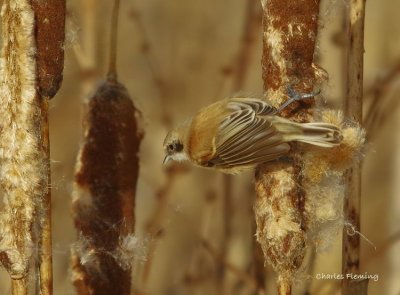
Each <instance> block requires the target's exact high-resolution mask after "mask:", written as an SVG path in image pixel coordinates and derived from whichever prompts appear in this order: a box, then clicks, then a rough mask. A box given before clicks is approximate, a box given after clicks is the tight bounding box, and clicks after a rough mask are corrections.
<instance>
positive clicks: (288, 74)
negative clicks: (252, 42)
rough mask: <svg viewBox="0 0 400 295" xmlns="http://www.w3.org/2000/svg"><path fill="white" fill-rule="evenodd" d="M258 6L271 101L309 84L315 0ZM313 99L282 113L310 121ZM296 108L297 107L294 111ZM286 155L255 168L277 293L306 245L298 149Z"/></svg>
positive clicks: (286, 287) (287, 284)
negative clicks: (260, 9) (275, 273)
mask: <svg viewBox="0 0 400 295" xmlns="http://www.w3.org/2000/svg"><path fill="white" fill-rule="evenodd" d="M261 3H262V6H263V11H264V13H263V27H264V30H263V32H264V33H263V58H262V76H263V81H264V90H265V94H266V98H267V99H268V100H269V102H270V103H271V104H273V105H274V106H279V105H281V104H282V103H283V102H284V101H285V100H286V99H287V95H286V94H287V87H288V86H289V85H291V86H292V87H295V88H296V89H297V90H298V91H300V92H310V90H312V88H313V86H314V84H315V81H316V76H318V72H317V71H316V67H314V66H313V57H314V47H315V41H316V35H317V29H318V12H319V1H315V0H306V1H301V2H299V1H290V0H287V1H282V0H269V1H265V0H262V1H261ZM313 102H314V101H313V100H309V101H307V102H300V103H296V104H293V105H292V106H291V107H290V108H289V109H288V110H287V111H284V112H283V114H282V115H283V116H285V117H288V118H291V119H292V120H294V121H301V122H304V121H306V122H307V121H311V119H312V115H311V113H312V111H311V107H312V105H313ZM295 111H296V112H295ZM292 150H293V152H292V154H291V156H290V157H289V158H288V159H287V160H286V161H280V162H274V163H268V164H265V165H260V167H258V168H257V169H256V176H255V179H256V193H257V196H256V201H255V206H254V210H255V215H256V222H257V240H258V241H259V243H260V244H261V247H262V249H263V252H264V256H265V259H266V260H267V261H268V262H269V263H270V264H271V265H272V267H273V268H274V270H275V271H276V272H277V274H278V293H279V294H285V295H287V294H291V285H292V281H293V279H294V275H295V273H296V272H297V271H298V269H299V268H300V265H301V263H302V261H303V258H304V255H305V251H306V231H307V222H308V220H307V218H306V212H305V205H306V201H307V200H306V193H305V191H304V190H303V189H302V186H301V182H302V176H301V168H302V166H303V163H302V155H301V153H300V152H299V151H297V150H296V149H295V148H293V149H292Z"/></svg>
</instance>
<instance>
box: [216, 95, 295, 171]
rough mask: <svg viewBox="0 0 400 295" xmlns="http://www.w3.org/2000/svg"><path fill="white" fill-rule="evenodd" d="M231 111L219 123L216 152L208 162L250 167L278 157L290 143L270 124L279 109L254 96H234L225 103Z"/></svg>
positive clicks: (284, 152) (217, 165)
mask: <svg viewBox="0 0 400 295" xmlns="http://www.w3.org/2000/svg"><path fill="white" fill-rule="evenodd" d="M226 107H227V108H228V110H229V115H228V116H227V117H226V118H225V119H224V120H223V121H222V122H221V123H220V124H219V127H218V130H217V136H216V138H215V147H216V152H215V154H214V155H215V156H214V157H213V158H212V159H210V160H209V161H208V165H209V166H213V167H216V168H221V169H230V168H233V167H251V166H254V165H256V164H260V163H264V162H267V161H270V160H273V159H276V158H278V157H280V156H282V155H284V154H286V153H287V152H288V151H289V148H290V146H289V145H288V144H287V143H285V142H284V141H283V138H282V136H281V135H280V133H279V132H277V130H276V129H275V128H274V126H273V125H272V124H271V122H270V120H269V119H268V116H272V115H275V113H276V109H275V108H274V107H272V106H270V105H269V104H267V103H266V102H264V101H262V100H259V99H253V98H234V99H231V100H230V101H229V102H228V103H227V106H226Z"/></svg>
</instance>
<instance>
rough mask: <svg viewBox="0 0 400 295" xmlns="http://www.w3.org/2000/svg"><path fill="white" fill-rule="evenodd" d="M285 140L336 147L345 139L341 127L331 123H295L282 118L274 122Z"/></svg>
mask: <svg viewBox="0 0 400 295" xmlns="http://www.w3.org/2000/svg"><path fill="white" fill-rule="evenodd" d="M274 126H275V127H276V128H277V129H278V130H279V131H280V132H281V133H282V135H283V138H284V140H285V141H287V142H290V141H299V142H305V143H308V144H312V145H316V146H320V147H334V146H337V145H339V144H340V142H341V141H342V139H343V136H342V132H341V130H340V128H338V127H337V126H335V125H332V124H329V123H321V122H313V123H295V122H292V121H289V120H282V121H281V122H279V123H277V124H274Z"/></svg>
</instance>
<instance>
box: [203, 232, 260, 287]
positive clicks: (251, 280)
mask: <svg viewBox="0 0 400 295" xmlns="http://www.w3.org/2000/svg"><path fill="white" fill-rule="evenodd" d="M202 246H203V247H204V248H205V249H206V250H207V251H208V253H210V255H211V256H212V257H213V258H214V260H215V261H217V262H219V263H220V264H222V265H223V266H224V267H225V268H226V269H227V270H229V271H231V272H232V273H234V274H235V275H236V276H237V278H238V279H239V280H241V281H243V282H244V283H246V284H247V285H249V286H250V287H251V288H252V289H256V288H257V281H256V280H255V279H254V278H253V277H252V276H251V275H248V274H247V273H245V272H243V271H242V270H241V269H240V268H238V267H237V266H235V265H233V264H232V263H230V262H228V261H227V260H226V259H225V258H224V254H221V253H218V251H217V250H216V249H215V248H214V247H213V246H212V245H211V243H210V242H209V241H208V240H206V239H203V241H202Z"/></svg>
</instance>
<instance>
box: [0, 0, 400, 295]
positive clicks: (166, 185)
mask: <svg viewBox="0 0 400 295" xmlns="http://www.w3.org/2000/svg"><path fill="white" fill-rule="evenodd" d="M1 2H2V4H3V5H7V4H9V3H11V4H15V5H16V6H13V5H10V6H4V7H6V8H4V9H3V14H2V18H1V22H2V35H1V40H2V52H1V57H2V60H1V69H0V73H1V76H0V80H1V85H0V95H1V97H0V101H1V109H0V117H1V119H0V120H1V121H0V150H1V153H0V165H1V166H0V167H1V169H0V173H1V176H2V180H1V181H2V182H1V195H2V198H3V200H4V202H3V203H2V204H1V205H0V209H1V215H0V225H1V228H0V233H1V236H0V261H1V263H2V264H3V266H4V268H2V269H1V271H0V294H11V290H12V289H14V290H17V291H14V294H24V292H25V290H27V289H30V290H31V291H32V294H34V292H33V290H34V289H35V288H41V289H42V292H43V294H48V293H46V292H49V291H48V290H49V289H50V286H51V281H52V277H51V275H53V276H54V280H53V282H54V294H57V295H64V294H74V293H76V292H77V291H78V294H92V293H91V292H94V293H93V294H112V293H110V292H118V293H120V294H129V293H131V294H149V295H153V294H154V295H158V294H174V295H175V294H218V295H219V294H276V293H277V282H278V286H279V290H280V292H281V293H280V294H340V293H341V281H340V280H335V279H331V280H329V279H326V280H322V279H316V276H317V275H318V274H322V273H323V274H332V275H333V274H340V273H341V272H342V231H341V230H342V228H343V227H344V231H343V232H344V238H345V240H346V239H347V238H348V239H349V242H347V246H346V247H347V249H349V250H346V251H344V253H345V255H344V256H343V257H345V262H346V263H347V264H346V263H344V264H343V265H344V266H345V267H347V269H350V270H352V271H356V270H357V269H359V272H360V273H362V274H365V273H367V274H371V275H375V274H376V275H378V276H379V279H378V280H376V281H374V280H373V279H371V280H370V281H369V284H368V294H371V295H373V294H397V293H398V292H400V282H399V281H398V276H399V273H400V257H399V255H398V252H399V250H400V249H399V247H400V244H399V240H400V234H399V233H400V228H399V224H400V215H399V214H398V210H399V206H400V201H399V198H398V195H399V193H400V184H399V182H398V181H397V179H398V177H399V176H400V150H399V149H398V146H399V145H400V134H399V132H398V131H397V126H398V125H399V124H400V116H399V113H400V110H399V109H400V108H399V101H400V100H399V99H398V95H399V92H400V89H399V85H400V84H399V81H400V62H399V61H400V56H399V53H398V52H400V38H398V37H397V36H399V35H400V25H399V23H398V21H397V19H398V11H399V10H400V5H399V4H398V3H396V1H388V0H387V1H369V2H367V4H366V16H365V35H364V38H365V54H364V58H365V61H364V77H362V75H361V76H359V74H360V72H358V73H357V70H358V71H359V70H360V69H361V68H360V62H361V61H360V60H359V58H360V56H361V55H362V54H361V55H360V50H361V49H360V47H357V44H359V43H357V40H359V39H358V37H359V34H358V35H357V33H355V37H354V38H353V42H355V43H352V44H353V47H354V52H352V50H349V51H348V49H349V48H352V47H349V43H347V41H348V39H347V38H348V34H347V33H346V28H345V24H346V20H345V18H346V15H347V11H349V10H350V8H351V6H350V4H349V3H348V1H337V0H324V1H322V2H321V4H320V7H318V5H317V4H316V3H317V1H311V0H307V1H304V3H303V4H302V5H299V4H295V3H294V4H293V3H292V1H291V2H290V3H292V4H291V5H286V6H282V3H284V1H280V0H269V1H261V2H262V3H261V2H260V1H258V0H220V1H212V0H190V1H177V0H171V1H161V0H151V1H149V0H136V1H130V0H123V1H121V7H120V21H119V29H118V36H119V38H118V55H117V56H118V58H117V63H116V65H117V66H116V67H115V68H114V67H113V63H112V60H113V56H115V55H114V53H115V52H114V53H113V52H111V54H110V53H109V48H110V37H109V36H110V34H108V33H109V30H110V25H109V24H110V23H111V17H112V13H111V11H112V7H113V6H112V4H113V2H114V1H96V0H84V1H78V0H71V1H68V3H67V20H66V24H67V25H66V31H65V32H66V41H65V44H64V46H62V47H60V46H59V44H60V43H57V42H54V43H49V44H47V45H46V43H43V42H44V40H47V39H46V38H44V36H47V35H49V34H51V36H52V37H53V38H54V40H62V39H63V38H64V36H63V32H64V31H63V30H62V29H61V28H62V22H63V21H62V18H63V13H60V14H59V15H57V13H55V12H57V11H58V12H60V11H62V8H63V5H62V3H63V1H62V0H57V1H54V2H52V5H54V6H52V7H47V6H46V5H47V2H46V1H44V2H41V1H37V2H36V1H34V2H33V3H35V5H36V7H34V10H32V9H31V8H30V4H29V3H30V2H29V1H25V0H3V1H1ZM352 2H355V1H352ZM361 2H362V1H361ZM49 3H50V2H49ZM306 4H307V5H306ZM41 5H43V6H41ZM57 5H59V6H57ZM267 6H268V15H267V14H266V11H267V9H266V8H267ZM19 9H20V10H22V11H24V13H23V14H20V11H19ZM33 13H36V16H37V19H39V20H40V19H43V22H41V23H42V24H47V21H46V19H47V18H46V15H48V16H49V18H50V16H51V17H53V18H55V19H56V20H58V22H59V23H58V24H57V26H56V27H57V28H58V29H59V30H58V31H55V32H53V33H52V32H48V31H46V28H47V27H44V29H43V28H42V29H43V31H37V28H38V27H35V26H33V23H34V21H35V18H34V14H33ZM46 13H47V14H46ZM263 17H264V22H262V18H263ZM50 19H51V18H50ZM356 26H357V24H356ZM35 28H36V31H35ZM263 32H265V34H264V33H263ZM389 32H390V33H389ZM263 37H264V38H263ZM9 39H13V40H17V41H18V42H14V43H13V42H10V43H4V40H9ZM59 42H60V41H59ZM111 43H112V42H111ZM34 44H36V46H37V49H35V47H34ZM51 46H54V47H51ZM62 49H65V68H64V81H63V85H62V87H61V89H60V90H59V91H58V93H57V89H58V87H59V85H60V82H61V80H62V76H61V73H60V68H62V67H61V66H62V60H61V59H57V58H53V57H54V56H55V57H57V56H58V57H60V56H62V54H63V50H62ZM35 50H37V51H36V52H37V53H38V54H37V55H34V54H33V53H34V52H35ZM46 50H48V52H46ZM50 56H52V57H50ZM110 56H111V66H110V65H109V64H108V63H109V60H110ZM262 57H263V58H262ZM348 58H349V60H350V64H351V65H353V66H354V65H355V66H356V67H355V70H353V72H352V70H351V67H349V66H346V60H347V59H348ZM51 62H53V63H51ZM39 69H42V70H43V71H40V70H39ZM116 70H118V80H117V77H116ZM107 71H109V75H108V78H107V79H106V80H105V77H107V75H106V73H107ZM110 73H111V75H110ZM347 73H350V74H349V76H348V74H347ZM114 74H115V75H114ZM352 77H353V78H352ZM362 78H364V97H363V105H364V106H363V109H364V112H363V113H364V116H363V118H362V120H363V124H364V126H365V129H366V131H367V133H366V134H365V133H364V131H363V130H362V129H361V128H359V125H358V124H357V122H356V121H357V119H361V118H359V115H360V112H361V109H360V108H358V109H355V108H354V107H359V106H360V102H358V103H357V104H356V106H351V107H349V106H348V104H346V97H347V94H348V93H349V91H348V90H347V88H348V87H350V88H351V86H348V85H350V84H347V81H349V80H350V81H351V80H352V79H353V82H352V84H351V85H356V83H354V80H355V81H358V82H360V79H361V80H362ZM104 80H105V82H101V81H104ZM10 81H13V83H10ZM100 82H101V84H100ZM287 84H291V85H294V86H295V88H296V89H297V90H299V91H301V92H309V91H311V90H312V89H322V94H321V95H319V96H317V97H316V98H315V101H313V100H309V101H307V102H306V103H302V104H300V105H293V107H292V108H291V109H289V110H288V111H286V112H284V114H283V115H284V116H286V117H290V118H291V119H293V120H299V121H313V120H317V121H324V122H329V123H332V124H336V125H337V126H340V127H341V128H342V130H343V136H344V140H343V143H342V144H341V145H340V146H338V147H337V148H334V149H332V150H331V151H330V152H328V153H327V152H326V150H321V149H319V150H318V149H316V150H314V151H312V152H310V151H304V150H302V149H296V148H295V149H294V152H293V153H292V154H291V156H290V159H289V160H288V161H286V162H279V163H275V164H267V165H265V166H263V167H260V168H259V169H257V172H256V177H255V179H254V173H253V172H251V171H250V172H248V173H244V174H241V175H239V176H229V177H227V176H224V175H222V174H220V173H217V172H214V171H208V170H202V169H198V168H194V167H190V166H173V167H170V169H168V170H164V169H163V167H162V166H161V163H162V159H163V150H162V141H163V139H164V136H165V134H166V132H167V131H168V130H169V129H170V128H171V126H174V125H175V124H176V123H179V122H180V121H182V120H184V119H185V118H187V117H188V116H190V115H192V114H193V113H194V112H195V111H196V110H197V109H199V108H200V107H202V106H205V105H207V104H210V103H212V102H214V101H215V100H217V99H221V98H224V97H227V96H234V95H237V94H238V93H240V94H242V95H243V94H244V95H252V96H258V97H266V98H267V99H270V100H271V101H272V103H273V104H275V105H279V104H281V103H282V100H285V96H284V95H285V92H286V86H287ZM361 87H362V84H361V85H360V84H359V85H358V88H357V87H353V88H351V89H350V90H351V91H350V93H351V97H362V93H361V92H362V91H361V90H362V88H361ZM357 89H358V92H357V91H356V90H357ZM352 91H356V92H352ZM56 93H57V95H56V96H55V97H54V99H52V100H51V101H50V102H49V111H48V112H49V116H50V117H49V128H50V147H51V148H50V149H51V179H52V183H51V185H49V187H51V189H52V201H51V206H50V204H47V205H45V204H46V202H49V198H50V195H49V194H47V188H48V185H47V184H48V182H49V180H48V173H47V172H48V168H47V167H48V165H49V161H48V158H47V152H48V145H47V142H46V131H47V123H46V119H47V103H48V98H50V97H52V96H53V95H54V94H56ZM128 93H129V94H130V96H129V94H128ZM264 94H265V96H264ZM15 97H17V98H18V99H13V98H15ZM348 101H350V100H349V99H347V102H348ZM346 106H347V107H346ZM137 109H140V110H141V112H139V111H137ZM339 110H342V111H339ZM140 113H141V114H142V116H140V115H139V114H140ZM357 115H358V117H357ZM117 119H118V120H117ZM11 122H16V124H14V125H13V124H11ZM82 122H83V123H82ZM142 130H145V131H146V136H145V137H144V138H143V140H142V133H141V132H142ZM42 134H43V135H42ZM130 134H132V136H130ZM365 136H366V143H365V144H364V140H365ZM15 138H18V139H20V141H19V142H18V144H10V142H13V140H14V139H15ZM141 140H142V141H141ZM139 143H140V152H139V153H138V154H137V150H138V149H139ZM361 147H362V149H360V148H361ZM10 155H12V156H10ZM121 159H124V160H123V161H121ZM138 160H139V163H138ZM361 162H362V166H361V167H362V175H360V177H361V179H362V182H361V183H362V186H361V207H360V208H361V209H360V208H358V207H357V206H358V205H357V200H356V202H353V204H350V206H349V208H353V211H352V210H347V213H346V212H345V213H343V211H342V203H343V196H344V192H345V191H348V189H345V187H344V184H345V183H344V182H343V179H344V178H343V175H344V173H345V170H346V169H347V168H349V167H350V166H352V165H353V164H354V163H361ZM138 164H140V165H139V166H138ZM353 167H354V166H353ZM355 170H357V169H355ZM10 171H11V172H10ZM21 171H22V172H21ZM353 173H354V172H353ZM347 175H349V174H347ZM353 176H354V174H353ZM137 177H138V178H137ZM136 181H137V182H136ZM355 183H356V184H357V183H358V182H355ZM254 188H256V189H254ZM354 189H355V190H357V187H353V190H354ZM135 191H136V194H135ZM135 196H136V198H135ZM135 199H136V200H135ZM50 208H51V210H52V211H51V212H50ZM133 209H134V210H133ZM354 210H355V211H354ZM357 211H358V212H357ZM11 212H17V213H16V214H11ZM354 212H356V213H357V214H360V225H361V226H360V227H359V224H358V222H357V218H356V217H357V216H356V215H357V214H356V215H355V214H353V213H354ZM50 213H51V216H52V227H53V228H52V233H53V246H52V249H53V257H52V258H53V259H52V261H53V271H51V267H50V265H51V259H49V256H48V255H47V253H48V249H49V247H51V244H50V242H51V241H50V240H49V236H48V235H46V233H47V234H49V230H50V224H49V223H48V221H49V219H46V216H47V217H50ZM37 216H39V217H40V218H39V219H37V218H36V219H35V217H37ZM353 218H354V219H353ZM32 228H34V229H35V230H34V231H32ZM41 230H44V231H43V232H44V233H45V234H44V235H37V236H36V233H37V232H40V231H41ZM257 241H258V242H259V243H258V242H257ZM352 241H353V242H352ZM371 243H372V245H371ZM345 244H346V242H345ZM348 247H350V248H348ZM71 250H73V251H72V258H71ZM264 255H265V256H264ZM346 257H349V258H346ZM264 261H267V262H268V263H267V264H266V265H265V266H264ZM349 262H351V263H349ZM29 263H30V264H29ZM29 265H31V269H37V270H36V271H31V272H30V273H29V274H28V271H27V270H28V268H29ZM36 266H38V267H36ZM39 273H40V274H41V277H42V278H45V279H44V280H42V282H41V284H40V285H38V284H36V283H35V282H38V280H37V277H38V276H39ZM10 274H11V277H12V278H13V280H10ZM25 275H26V278H25V280H24V281H22V283H21V281H19V279H20V278H22V277H24V276H25ZM25 282H28V284H27V285H25ZM114 286H115V287H114ZM364 287H365V285H360V286H357V288H359V289H362V288H364ZM129 290H131V291H129ZM290 292H291V293H290ZM357 292H358V293H357V294H364V293H362V291H357Z"/></svg>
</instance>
